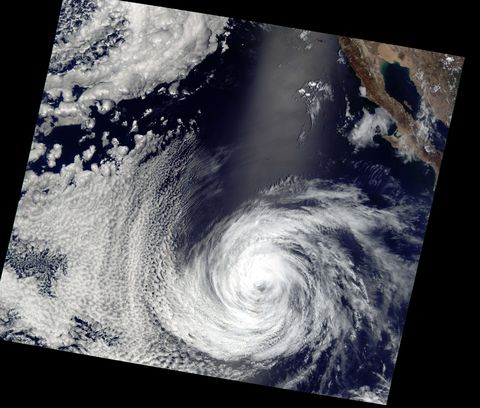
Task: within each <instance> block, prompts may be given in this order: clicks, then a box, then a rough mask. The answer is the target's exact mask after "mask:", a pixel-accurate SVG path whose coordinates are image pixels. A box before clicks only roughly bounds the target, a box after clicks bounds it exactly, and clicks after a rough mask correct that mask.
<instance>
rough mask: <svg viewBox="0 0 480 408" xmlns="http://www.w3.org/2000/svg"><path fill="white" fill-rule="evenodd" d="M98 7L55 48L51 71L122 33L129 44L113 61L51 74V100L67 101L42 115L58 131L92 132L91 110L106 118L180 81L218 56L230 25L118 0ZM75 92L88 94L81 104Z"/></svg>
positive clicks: (114, 50)
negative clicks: (77, 127)
mask: <svg viewBox="0 0 480 408" xmlns="http://www.w3.org/2000/svg"><path fill="white" fill-rule="evenodd" d="M95 3H96V11H95V12H94V13H93V14H92V15H91V18H90V20H88V21H87V22H85V23H84V24H83V25H82V26H81V27H80V28H79V29H78V30H75V31H74V32H73V33H71V34H70V35H68V36H67V40H68V41H67V42H64V41H60V42H59V43H57V44H55V45H54V48H53V52H52V62H51V63H52V67H53V66H54V67H59V66H60V67H62V66H67V65H68V63H69V61H71V60H72V58H73V57H74V56H75V55H77V54H79V53H81V52H83V51H84V50H85V49H88V48H89V47H90V46H91V45H92V44H94V43H95V42H96V41H100V40H104V39H105V37H107V36H108V35H110V34H112V33H116V32H118V30H120V29H121V30H122V35H123V40H124V42H123V43H121V44H117V45H114V46H111V47H110V48H109V49H108V55H107V54H105V55H104V56H103V57H101V58H100V59H99V60H98V61H95V62H94V63H93V64H92V63H90V62H85V63H80V64H79V65H76V66H74V67H73V68H71V69H68V70H67V71H66V72H60V73H55V72H50V73H49V74H48V76H47V80H46V85H45V91H46V92H47V94H49V95H50V96H52V97H54V98H55V97H58V96H59V95H62V96H63V101H61V102H60V104H59V106H58V107H53V106H50V105H49V104H48V103H46V102H44V103H43V104H42V107H41V110H40V115H41V116H42V117H47V122H49V123H51V121H48V117H53V118H56V119H58V121H59V122H58V123H57V125H66V124H83V125H84V126H85V127H86V128H91V122H90V123H87V120H88V116H89V113H90V107H91V106H92V105H97V106H98V107H99V110H100V112H102V113H105V112H107V111H108V110H110V109H112V108H113V106H114V105H115V104H116V103H118V102H120V101H121V100H125V99H131V98H136V97H141V96H144V95H145V94H147V93H149V92H151V91H152V90H153V89H154V88H155V87H156V86H157V85H159V84H161V83H164V82H165V83H172V82H175V81H177V82H178V81H180V80H181V79H182V78H184V77H185V76H186V75H187V74H188V73H189V72H190V70H191V69H192V68H193V67H194V66H195V65H197V64H198V63H200V62H201V61H202V60H203V59H204V58H205V57H206V56H207V55H208V54H210V53H212V52H213V51H215V50H216V48H217V46H218V41H217V36H218V35H220V34H222V33H223V31H224V27H225V25H226V22H227V19H226V18H223V17H216V16H210V15H206V14H199V13H192V12H186V11H179V10H173V9H167V8H162V7H154V6H148V5H141V4H135V3H128V2H123V1H118V0H96V1H95ZM66 7H75V5H73V6H69V5H68V4H67V5H66ZM69 12H71V10H70V11H69ZM123 21H125V22H123ZM86 68H88V69H86ZM75 86H77V87H80V88H81V89H83V91H82V92H81V94H80V96H79V97H78V99H76V100H75V98H74V97H73V88H74V87H75ZM38 130H39V129H38ZM45 130H47V129H45Z"/></svg>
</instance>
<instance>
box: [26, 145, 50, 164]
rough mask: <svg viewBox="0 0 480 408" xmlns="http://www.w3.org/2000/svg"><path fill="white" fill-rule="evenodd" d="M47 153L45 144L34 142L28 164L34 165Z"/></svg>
mask: <svg viewBox="0 0 480 408" xmlns="http://www.w3.org/2000/svg"><path fill="white" fill-rule="evenodd" d="M46 151H47V147H46V146H45V144H43V143H37V142H33V143H32V147H31V150H30V155H29V156H28V162H29V163H34V162H36V161H37V160H38V159H39V158H40V157H42V156H43V155H44V154H45V152H46Z"/></svg>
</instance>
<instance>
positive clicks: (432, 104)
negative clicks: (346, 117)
mask: <svg viewBox="0 0 480 408" xmlns="http://www.w3.org/2000/svg"><path fill="white" fill-rule="evenodd" d="M339 43H340V46H341V49H342V52H343V53H344V55H345V57H346V58H347V60H348V62H349V64H350V66H351V67H352V69H353V70H354V71H355V73H356V75H357V77H358V78H359V79H360V81H361V83H362V86H363V87H365V89H366V96H367V98H368V99H370V100H371V101H372V102H374V103H375V104H377V105H378V106H380V107H382V108H383V109H384V110H385V111H387V112H388V113H389V114H390V116H391V117H392V118H393V120H394V121H395V123H396V125H397V130H396V132H395V134H393V135H383V137H384V139H385V140H387V141H388V142H389V143H390V144H391V145H392V146H393V147H394V148H396V149H398V150H399V151H401V152H402V153H405V154H407V155H409V156H412V155H413V156H414V157H415V158H416V159H418V160H422V161H423V162H425V163H426V164H428V165H430V166H431V167H432V168H433V170H434V171H435V179H436V178H437V177H438V172H439V169H440V164H441V161H442V157H443V152H442V151H440V150H438V149H437V148H436V147H435V145H434V144H433V142H432V140H431V138H429V137H427V136H428V135H426V134H425V131H424V129H421V127H422V126H424V125H423V124H422V123H420V122H419V121H418V119H417V118H416V117H414V116H413V115H412V114H411V113H410V112H408V111H407V110H406V109H405V107H404V106H403V105H402V104H401V103H400V102H399V101H397V100H396V99H395V98H393V97H392V96H390V95H389V94H388V93H387V91H386V89H385V81H384V77H383V74H382V72H381V66H382V64H384V63H386V62H387V63H398V64H400V65H401V66H402V67H405V68H408V69H409V74H410V79H411V80H412V82H413V83H414V84H415V87H416V88H417V92H418V93H419V95H420V97H421V99H422V101H423V102H424V105H425V109H428V111H429V112H431V113H432V114H433V115H434V117H435V118H436V119H438V120H440V121H442V122H443V123H444V124H445V126H446V127H449V126H450V121H451V116H452V112H453V105H454V102H455V97H456V94H457V89H458V82H459V79H460V73H461V68H462V65H463V60H464V58H463V57H457V56H452V55H447V54H440V53H435V52H430V51H424V50H418V49H413V48H407V47H401V46H396V45H390V44H382V43H377V42H373V41H365V40H359V39H353V38H348V37H339Z"/></svg>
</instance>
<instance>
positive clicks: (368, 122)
mask: <svg viewBox="0 0 480 408" xmlns="http://www.w3.org/2000/svg"><path fill="white" fill-rule="evenodd" d="M393 123H394V122H393V119H392V117H391V116H390V115H389V114H388V112H387V111H385V110H384V109H382V108H376V109H375V112H374V113H370V112H369V111H367V110H366V109H365V108H364V109H363V116H362V118H361V119H360V120H359V121H358V122H357V123H355V125H354V127H353V129H352V130H351V131H350V133H349V134H348V135H347V137H348V140H349V141H350V143H351V144H352V145H354V146H355V150H357V151H358V150H359V149H363V148H365V147H368V146H373V145H374V141H373V138H374V136H375V135H380V136H385V135H387V134H388V128H389V127H390V126H391V125H392V124H393Z"/></svg>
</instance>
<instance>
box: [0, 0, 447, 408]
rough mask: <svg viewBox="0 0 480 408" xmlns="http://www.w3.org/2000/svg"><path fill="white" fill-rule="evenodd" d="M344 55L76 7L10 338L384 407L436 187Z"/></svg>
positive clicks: (223, 27) (243, 31)
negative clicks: (407, 154)
mask: <svg viewBox="0 0 480 408" xmlns="http://www.w3.org/2000/svg"><path fill="white" fill-rule="evenodd" d="M339 47H340V43H339V40H338V38H337V37H335V36H330V35H323V34H320V33H312V32H307V31H300V30H294V29H286V28H283V27H278V26H268V25H262V24H257V23H252V22H246V21H240V20H239V21H236V20H233V19H227V18H224V17H216V16H208V15H204V14H198V13H189V12H186V11H178V10H170V9H166V8H160V7H151V6H143V5H139V4H134V3H129V2H121V1H118V0H82V1H73V0H65V1H64V2H63V6H62V12H61V15H60V20H59V25H58V30H57V34H56V39H55V44H54V47H53V51H52V58H51V61H50V68H49V72H48V76H47V80H46V84H45V92H44V95H43V100H42V103H41V106H40V111H39V117H38V121H37V126H36V129H35V135H34V140H33V143H32V148H31V152H30V156H29V160H28V166H27V171H26V173H25V178H24V181H23V186H22V192H21V197H20V200H19V205H18V210H17V213H16V217H15V222H14V227H13V232H12V235H11V239H10V244H9V247H8V251H7V255H6V260H5V265H4V267H3V272H2V276H1V282H0V338H1V339H3V340H7V341H14V342H19V343H25V344H34V345H38V346H43V347H49V348H52V349H58V350H66V351H70V352H75V353H82V354H88V355H92V356H97V357H104V358H109V359H116V360H122V361H128V362H133V363H138V364H144V365H151V366H156V367H161V368H166V369H173V370H180V371H184V372H189V373H196V374H203V375H208V376H213V377H221V378H226V379H231V380H240V381H246V382H251V383H257V384H264V385H270V386H276V387H281V388H288V389H293V390H299V391H304V392H310V393H317V394H325V395H332V396H338V397H344V398H351V399H358V400H364V401H371V402H377V403H385V402H386V400H387V397H388V392H389V388H390V383H391V380H392V375H393V369H394V365H395V361H396V356H397V353H398V348H399V344H400V338H401V333H402V328H403V323H404V319H405V316H406V311H407V307H408V302H409V299H410V294H411V290H412V286H413V282H414V277H415V271H416V268H417V265H418V259H419V255H420V250H421V245H422V240H423V233H424V231H425V226H426V221H427V217H428V212H429V208H430V203H431V196H432V193H433V185H434V178H435V175H434V173H432V170H431V169H430V170H429V169H428V168H427V169H426V167H427V166H425V165H424V163H419V162H418V160H417V161H416V162H412V161H405V160H398V153H395V150H394V147H392V145H390V144H389V143H393V142H386V141H385V140H383V139H382V140H380V141H379V139H381V136H382V135H383V134H384V133H385V134H387V133H388V134H390V133H391V134H392V135H393V136H392V135H391V136H389V138H390V139H389V140H391V141H392V140H397V139H395V138H398V137H400V136H398V135H396V133H395V132H396V129H395V126H396V125H395V123H394V122H395V120H396V119H395V115H391V114H390V113H389V112H388V110H386V109H384V108H381V107H377V106H373V105H374V104H373V102H372V101H367V100H366V99H365V98H366V95H367V94H366V93H365V91H363V92H360V93H359V91H358V90H359V86H360V79H359V78H358V77H357V76H355V73H354V72H353V71H352V69H351V68H350V67H348V66H346V61H345V60H344V58H343V57H342V55H341V52H340V49H339ZM319 62H321V64H320V63H319ZM312 78H315V79H312ZM360 89H362V87H361V86H360ZM369 92H370V91H369ZM370 93H371V92H370ZM384 99H386V98H384ZM382 100H383V99H382ZM423 109H427V107H426V105H425V106H423ZM429 118H430V116H429ZM429 120H430V119H429ZM432 123H433V119H432ZM432 126H433V125H432ZM441 136H442V135H436V137H437V138H438V139H439V140H440V139H441ZM415 160H416V159H415ZM429 171H430V172H429Z"/></svg>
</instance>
